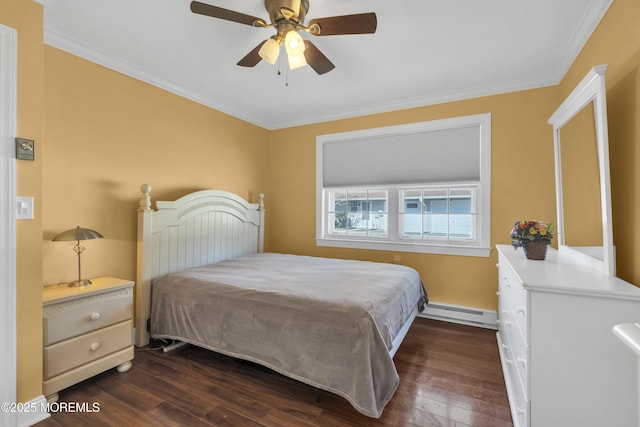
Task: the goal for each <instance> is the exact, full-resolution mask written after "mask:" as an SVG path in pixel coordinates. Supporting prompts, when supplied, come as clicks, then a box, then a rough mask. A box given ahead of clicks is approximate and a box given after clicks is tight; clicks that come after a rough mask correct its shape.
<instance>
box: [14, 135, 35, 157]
mask: <svg viewBox="0 0 640 427" xmlns="http://www.w3.org/2000/svg"><path fill="white" fill-rule="evenodd" d="M34 158H35V142H34V141H33V140H31V139H24V138H16V159H18V160H33V159H34Z"/></svg>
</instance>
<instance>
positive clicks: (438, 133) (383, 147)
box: [322, 125, 480, 187]
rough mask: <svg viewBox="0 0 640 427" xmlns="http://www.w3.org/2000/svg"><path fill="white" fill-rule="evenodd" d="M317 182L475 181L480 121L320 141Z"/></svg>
mask: <svg viewBox="0 0 640 427" xmlns="http://www.w3.org/2000/svg"><path fill="white" fill-rule="evenodd" d="M322 170H323V186H324V187H337V186H358V185H380V184H408V183H429V182H447V181H475V180H480V125H471V126H464V127H456V128H451V129H439V130H432V131H424V132H415V133H403V134H394V135H381V136H373V137H365V138H359V139H352V140H343V141H334V142H326V143H324V144H323V169H322Z"/></svg>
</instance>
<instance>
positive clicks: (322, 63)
mask: <svg viewBox="0 0 640 427" xmlns="http://www.w3.org/2000/svg"><path fill="white" fill-rule="evenodd" d="M304 44H305V46H306V48H305V50H304V59H306V60H307V64H309V66H310V67H311V68H313V70H314V71H315V72H316V73H318V74H325V73H328V72H329V71H331V70H333V69H334V68H336V66H335V65H333V63H332V62H331V61H329V58H327V57H326V56H324V54H323V53H322V52H320V49H318V48H317V47H316V46H315V45H314V44H313V43H311V42H310V41H309V40H305V41H304Z"/></svg>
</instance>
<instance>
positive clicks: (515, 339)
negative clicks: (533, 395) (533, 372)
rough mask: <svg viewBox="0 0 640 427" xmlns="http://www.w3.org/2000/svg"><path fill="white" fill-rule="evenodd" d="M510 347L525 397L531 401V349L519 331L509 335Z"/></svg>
mask: <svg viewBox="0 0 640 427" xmlns="http://www.w3.org/2000/svg"><path fill="white" fill-rule="evenodd" d="M509 345H510V347H511V353H512V356H513V361H514V364H515V366H516V370H517V371H518V377H519V378H520V382H521V383H522V388H523V389H524V394H525V397H526V398H527V399H529V398H530V396H529V347H528V346H527V345H526V343H525V341H524V337H523V336H522V335H521V334H520V331H519V330H518V331H516V333H514V334H511V335H509Z"/></svg>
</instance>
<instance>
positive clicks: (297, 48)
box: [284, 30, 306, 56]
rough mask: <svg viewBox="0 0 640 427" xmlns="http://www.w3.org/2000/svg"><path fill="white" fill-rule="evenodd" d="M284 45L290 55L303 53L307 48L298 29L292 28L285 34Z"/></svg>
mask: <svg viewBox="0 0 640 427" xmlns="http://www.w3.org/2000/svg"><path fill="white" fill-rule="evenodd" d="M284 47H285V48H286V49H287V54H288V55H289V56H292V55H293V56H296V55H302V53H303V52H304V49H305V47H306V46H305V45H304V40H302V37H300V34H298V32H297V31H296V30H291V31H289V32H288V33H287V35H286V36H284Z"/></svg>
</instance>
